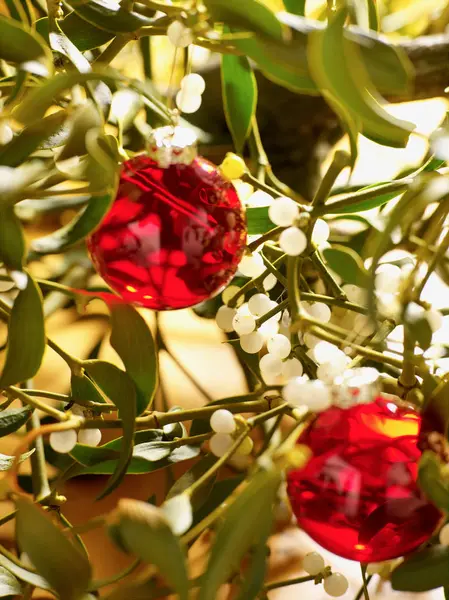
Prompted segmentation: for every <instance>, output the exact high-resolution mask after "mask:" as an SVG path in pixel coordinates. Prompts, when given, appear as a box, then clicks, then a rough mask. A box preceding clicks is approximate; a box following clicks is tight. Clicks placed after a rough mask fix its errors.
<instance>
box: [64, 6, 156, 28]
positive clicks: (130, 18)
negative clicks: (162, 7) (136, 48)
mask: <svg viewBox="0 0 449 600" xmlns="http://www.w3.org/2000/svg"><path fill="white" fill-rule="evenodd" d="M68 4H69V5H70V6H71V7H72V8H73V10H74V11H75V12H76V14H77V15H78V16H79V17H81V18H82V19H84V20H85V21H87V22H88V23H90V24H91V25H95V27H98V28H99V29H104V30H106V31H112V32H114V33H129V32H131V31H136V30H137V29H140V27H145V26H149V25H152V24H153V23H154V20H153V19H149V18H148V17H145V16H143V15H141V14H140V13H136V12H133V11H128V10H125V9H124V8H123V7H122V6H121V5H120V4H119V3H118V2H115V0H91V1H90V2H85V1H84V0H70V2H68Z"/></svg>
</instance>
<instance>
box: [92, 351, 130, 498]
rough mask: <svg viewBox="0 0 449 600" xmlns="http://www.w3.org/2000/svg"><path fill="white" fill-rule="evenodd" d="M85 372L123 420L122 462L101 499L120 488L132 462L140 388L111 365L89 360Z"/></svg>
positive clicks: (118, 463)
mask: <svg viewBox="0 0 449 600" xmlns="http://www.w3.org/2000/svg"><path fill="white" fill-rule="evenodd" d="M84 368H85V370H86V372H87V373H88V375H89V377H91V378H92V379H93V380H94V381H95V382H96V383H97V384H98V386H99V387H100V388H101V390H102V391H103V392H104V393H105V395H106V396H107V397H108V398H109V399H110V400H111V402H113V403H114V404H115V406H116V407H117V408H118V411H119V417H120V419H121V420H122V428H123V438H122V446H121V452H120V459H119V460H118V461H117V463H116V465H115V469H114V472H113V474H112V477H111V478H110V479H109V481H108V484H107V486H106V488H105V489H104V490H103V492H102V493H101V494H100V496H99V498H104V497H105V496H106V495H107V494H109V493H110V492H112V491H113V490H114V489H115V488H116V487H117V486H118V485H119V484H120V482H121V481H122V479H123V477H124V476H125V474H126V468H127V466H128V464H129V461H130V460H131V456H132V449H133V438H134V427H135V418H136V387H135V385H134V382H133V381H132V379H130V378H129V376H128V375H127V374H126V373H125V372H123V371H122V370H120V369H119V368H117V367H116V366H114V365H112V364H109V363H107V362H103V361H101V360H88V361H85V363H84Z"/></svg>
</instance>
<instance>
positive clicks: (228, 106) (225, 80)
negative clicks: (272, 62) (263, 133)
mask: <svg viewBox="0 0 449 600" xmlns="http://www.w3.org/2000/svg"><path fill="white" fill-rule="evenodd" d="M221 79H222V92H223V107H224V112H225V117H226V123H227V124H228V128H229V131H230V132H231V134H232V139H233V140H234V146H235V149H236V152H238V153H240V154H241V153H242V152H243V146H244V144H245V140H246V138H247V137H248V135H249V134H250V131H251V121H252V118H253V117H254V115H255V113H256V106H257V83H256V78H255V76H254V73H253V70H252V68H251V65H250V64H249V60H248V59H247V58H246V56H235V55H234V54H223V56H222V57H221Z"/></svg>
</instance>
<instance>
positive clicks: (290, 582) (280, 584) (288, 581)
mask: <svg viewBox="0 0 449 600" xmlns="http://www.w3.org/2000/svg"><path fill="white" fill-rule="evenodd" d="M314 579H315V575H306V576H305V577H295V578H294V579H285V580H284V581H274V582H273V583H269V584H268V585H266V586H265V587H264V588H263V589H264V592H269V591H271V590H277V589H278V588H283V587H287V586H289V585H296V584H297V583H306V582H307V581H313V580H314Z"/></svg>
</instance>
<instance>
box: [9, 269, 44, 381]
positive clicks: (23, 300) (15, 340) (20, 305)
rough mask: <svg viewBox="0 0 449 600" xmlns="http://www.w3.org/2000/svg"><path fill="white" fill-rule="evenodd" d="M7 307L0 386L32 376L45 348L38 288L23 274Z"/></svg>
mask: <svg viewBox="0 0 449 600" xmlns="http://www.w3.org/2000/svg"><path fill="white" fill-rule="evenodd" d="M27 277H28V282H27V286H26V287H25V289H23V290H20V292H19V294H18V296H17V298H16V299H15V301H14V306H13V308H12V310H11V315H10V318H9V327H8V347H7V351H6V360H5V365H4V367H3V371H2V374H1V376H0V389H1V388H5V387H7V386H8V385H12V384H14V383H19V382H21V381H25V380H26V379H30V378H31V377H34V375H35V374H36V373H37V371H38V370H39V367H40V365H41V362H42V358H43V356H44V350H45V327H44V313H43V309H42V296H41V292H40V290H39V288H38V286H37V285H36V283H35V282H34V280H33V279H32V278H31V277H30V276H29V275H27Z"/></svg>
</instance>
